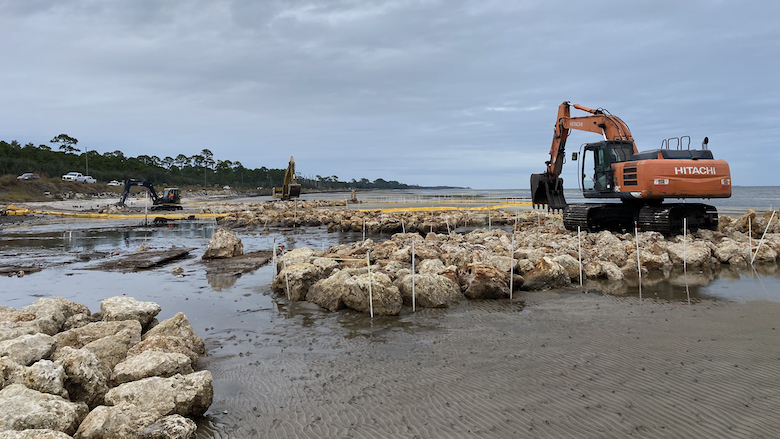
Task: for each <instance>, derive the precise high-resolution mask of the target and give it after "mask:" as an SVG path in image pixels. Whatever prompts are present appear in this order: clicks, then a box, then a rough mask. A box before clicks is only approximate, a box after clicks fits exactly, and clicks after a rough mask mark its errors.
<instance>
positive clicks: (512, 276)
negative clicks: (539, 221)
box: [509, 230, 515, 300]
mask: <svg viewBox="0 0 780 439" xmlns="http://www.w3.org/2000/svg"><path fill="white" fill-rule="evenodd" d="M509 255H510V256H511V257H512V262H511V263H510V264H509V300H512V291H513V290H514V280H515V231H514V230H512V244H511V247H509Z"/></svg>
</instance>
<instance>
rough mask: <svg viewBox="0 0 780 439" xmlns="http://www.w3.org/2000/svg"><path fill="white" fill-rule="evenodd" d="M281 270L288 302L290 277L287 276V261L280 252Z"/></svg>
mask: <svg viewBox="0 0 780 439" xmlns="http://www.w3.org/2000/svg"><path fill="white" fill-rule="evenodd" d="M282 268H283V269H284V283H285V284H286V285H287V300H290V276H289V275H288V274H287V259H285V257H284V251H282Z"/></svg>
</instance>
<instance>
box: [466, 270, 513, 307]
mask: <svg viewBox="0 0 780 439" xmlns="http://www.w3.org/2000/svg"><path fill="white" fill-rule="evenodd" d="M463 285H464V287H465V290H464V292H463V294H464V295H465V296H466V297H467V298H469V299H508V298H509V283H508V273H504V272H502V271H500V270H498V269H497V268H495V267H490V266H487V265H482V264H472V265H471V266H470V267H469V272H468V274H467V275H466V276H465V278H464V282H463Z"/></svg>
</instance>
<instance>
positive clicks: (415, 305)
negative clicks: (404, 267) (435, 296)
mask: <svg viewBox="0 0 780 439" xmlns="http://www.w3.org/2000/svg"><path fill="white" fill-rule="evenodd" d="M416 308H417V297H416V296H415V294H414V241H412V312H415V311H416Z"/></svg>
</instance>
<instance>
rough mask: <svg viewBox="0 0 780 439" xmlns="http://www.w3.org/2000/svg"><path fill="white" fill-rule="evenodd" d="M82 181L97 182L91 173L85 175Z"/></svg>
mask: <svg viewBox="0 0 780 439" xmlns="http://www.w3.org/2000/svg"><path fill="white" fill-rule="evenodd" d="M84 183H97V180H95V179H94V178H93V177H92V176H91V175H85V176H84Z"/></svg>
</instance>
